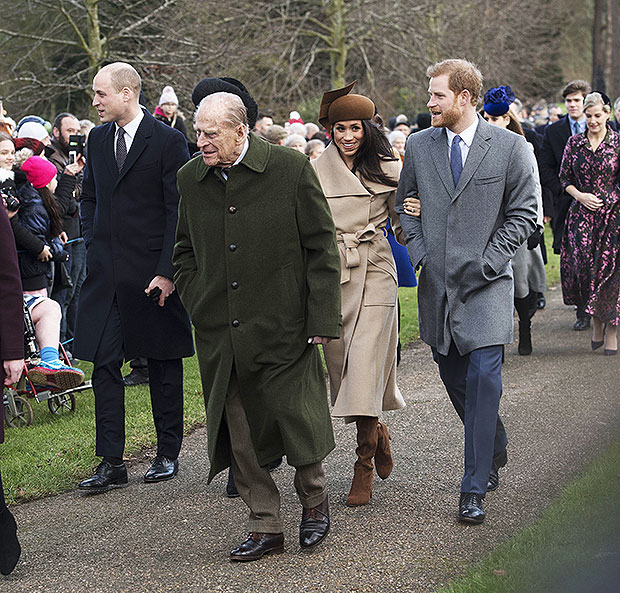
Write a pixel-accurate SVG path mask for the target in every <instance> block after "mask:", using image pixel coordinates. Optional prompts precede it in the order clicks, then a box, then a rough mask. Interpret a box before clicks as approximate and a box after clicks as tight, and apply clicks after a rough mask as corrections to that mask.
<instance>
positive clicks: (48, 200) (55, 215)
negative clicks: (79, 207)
mask: <svg viewBox="0 0 620 593" xmlns="http://www.w3.org/2000/svg"><path fill="white" fill-rule="evenodd" d="M37 191H38V192H39V195H40V196H41V199H42V200H43V205H44V206H45V210H47V214H48V216H49V217H50V237H58V235H60V233H61V232H62V217H61V216H60V211H59V210H58V204H57V203H56V199H55V198H54V194H53V193H52V192H51V191H50V190H49V188H48V187H39V188H37Z"/></svg>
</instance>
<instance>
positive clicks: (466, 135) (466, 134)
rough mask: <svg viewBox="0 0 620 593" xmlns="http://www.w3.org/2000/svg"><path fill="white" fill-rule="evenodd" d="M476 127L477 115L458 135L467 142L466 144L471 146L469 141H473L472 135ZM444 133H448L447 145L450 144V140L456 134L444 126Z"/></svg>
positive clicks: (474, 133)
mask: <svg viewBox="0 0 620 593" xmlns="http://www.w3.org/2000/svg"><path fill="white" fill-rule="evenodd" d="M477 128H478V117H476V119H475V120H474V122H473V123H472V124H471V125H470V126H469V127H467V128H465V129H464V130H463V131H462V132H461V133H460V134H459V136H460V137H461V140H462V141H463V142H465V144H467V146H471V143H472V142H473V141H474V136H475V135H476V129H477ZM446 133H447V134H448V145H450V146H452V140H453V139H454V137H455V136H456V134H455V133H454V132H453V131H452V130H450V129H448V128H446Z"/></svg>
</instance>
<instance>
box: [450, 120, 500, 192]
mask: <svg viewBox="0 0 620 593" xmlns="http://www.w3.org/2000/svg"><path fill="white" fill-rule="evenodd" d="M490 125H491V124H488V123H487V122H486V121H484V120H483V119H482V118H481V117H480V116H478V127H477V128H476V134H475V135H474V141H473V142H472V143H471V147H470V149H469V154H468V155H467V160H466V161H465V166H464V167H463V172H462V173H461V177H460V178H459V182H458V184H457V186H456V189H455V191H454V195H453V196H452V201H454V200H456V198H458V197H459V196H460V195H461V193H462V192H463V190H464V189H465V187H466V186H467V184H468V183H469V182H470V181H471V178H472V177H473V175H474V173H475V172H476V171H477V169H478V167H479V166H480V163H481V162H482V159H484V157H485V156H486V154H487V152H489V149H490V148H491V145H490V143H489V141H490V139H491V134H489V131H488V126H490Z"/></svg>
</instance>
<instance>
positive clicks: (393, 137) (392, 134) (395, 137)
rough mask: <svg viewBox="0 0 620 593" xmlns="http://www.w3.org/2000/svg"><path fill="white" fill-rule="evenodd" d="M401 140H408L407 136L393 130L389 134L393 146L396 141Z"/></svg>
mask: <svg viewBox="0 0 620 593" xmlns="http://www.w3.org/2000/svg"><path fill="white" fill-rule="evenodd" d="M399 138H402V139H403V140H407V136H405V135H404V134H403V133H402V132H401V131H400V130H393V131H392V132H390V133H389V134H388V140H389V142H390V144H393V143H394V140H398V139H399Z"/></svg>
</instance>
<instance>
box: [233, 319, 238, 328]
mask: <svg viewBox="0 0 620 593" xmlns="http://www.w3.org/2000/svg"><path fill="white" fill-rule="evenodd" d="M232 326H233V327H239V320H238V319H233V322H232Z"/></svg>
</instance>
